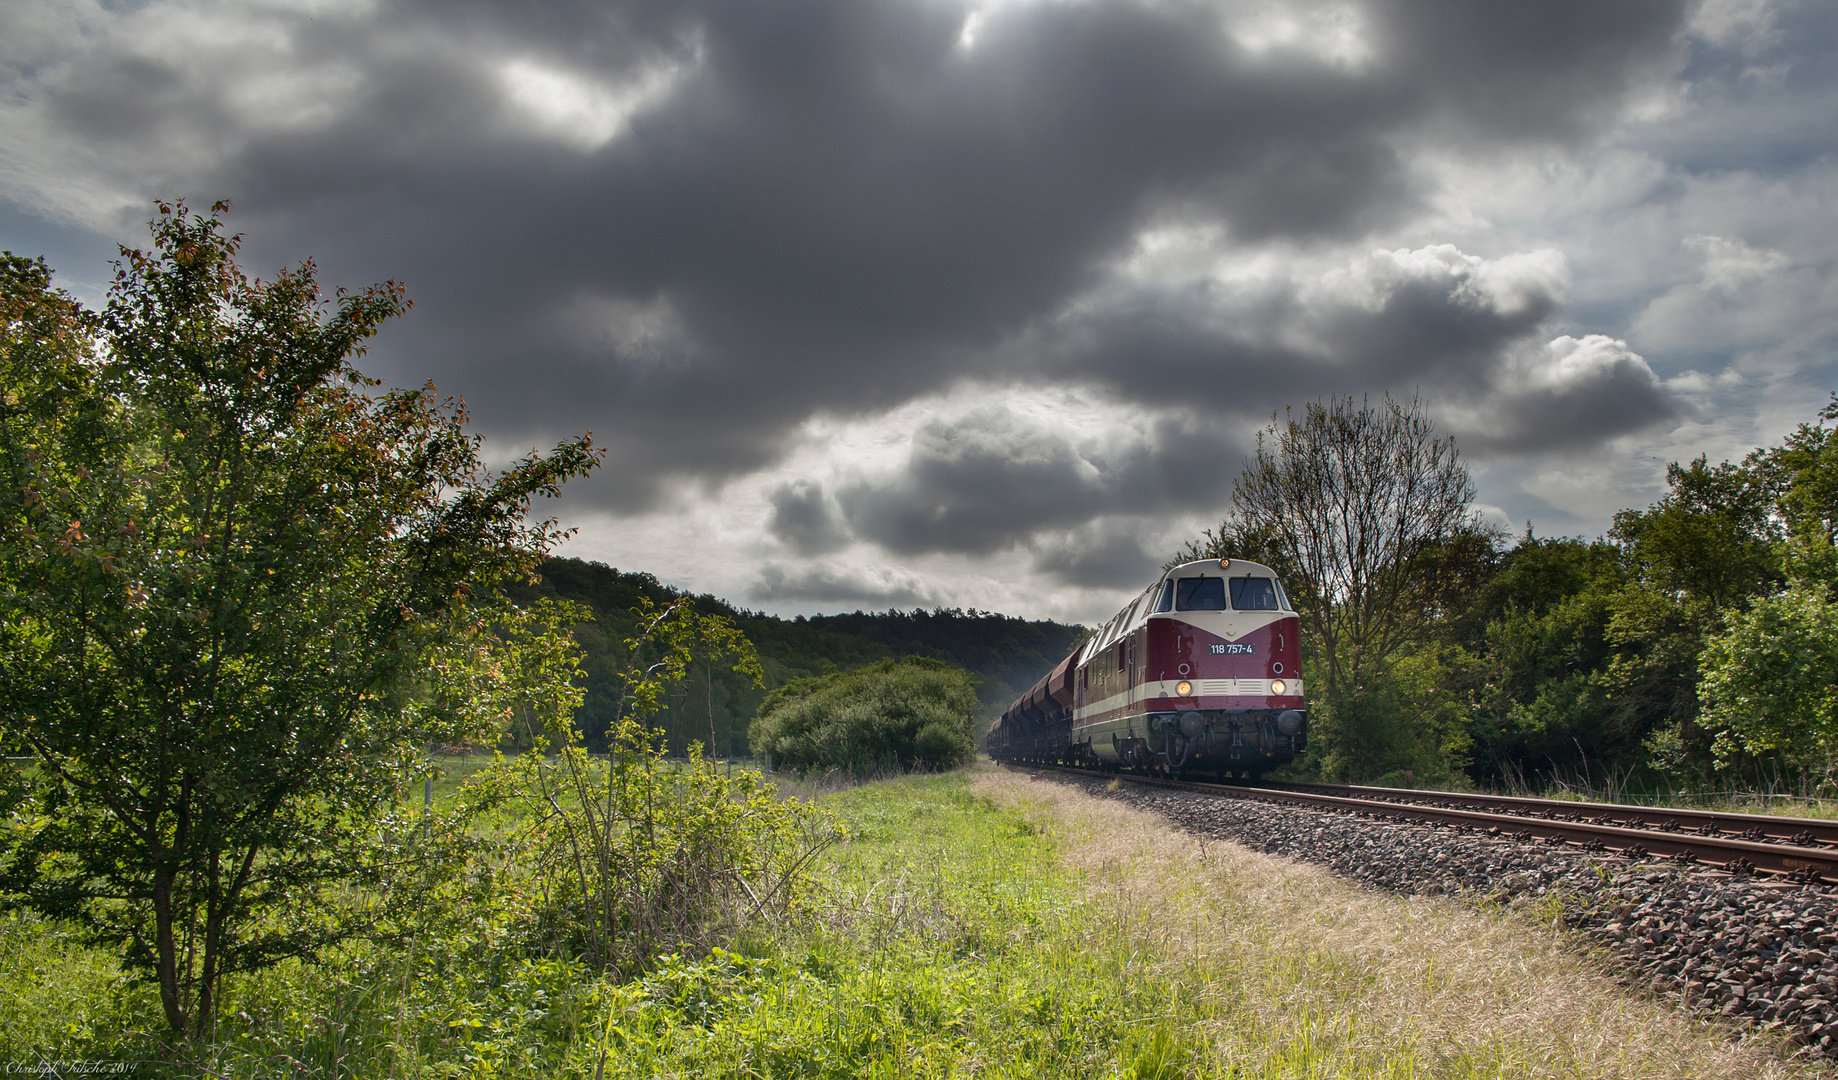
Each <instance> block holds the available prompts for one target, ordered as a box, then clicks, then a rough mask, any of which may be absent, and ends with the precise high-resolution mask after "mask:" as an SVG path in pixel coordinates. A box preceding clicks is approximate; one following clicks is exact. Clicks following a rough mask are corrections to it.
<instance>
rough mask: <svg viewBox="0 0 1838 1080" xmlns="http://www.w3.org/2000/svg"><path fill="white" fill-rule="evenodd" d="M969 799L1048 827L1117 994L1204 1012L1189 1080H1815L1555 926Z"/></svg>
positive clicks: (1132, 813) (1087, 809) (1099, 805)
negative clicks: (1227, 1075) (1617, 973)
mask: <svg viewBox="0 0 1838 1080" xmlns="http://www.w3.org/2000/svg"><path fill="white" fill-rule="evenodd" d="M973 790H974V791H976V792H977V793H979V794H981V795H984V796H986V797H988V798H990V799H991V800H993V801H994V802H996V803H997V804H998V805H1005V806H1010V807H1016V808H1021V809H1025V810H1027V811H1029V812H1033V813H1038V814H1040V815H1042V816H1043V817H1044V818H1045V819H1046V820H1048V821H1049V822H1050V823H1051V826H1050V827H1051V828H1052V829H1053V830H1054V831H1055V832H1056V833H1057V834H1058V835H1057V839H1058V840H1059V841H1060V846H1061V849H1062V851H1063V857H1064V858H1065V859H1067V860H1068V861H1069V863H1070V864H1071V866H1072V867H1073V868H1075V869H1076V870H1077V871H1078V872H1079V873H1080V875H1081V876H1082V878H1083V881H1084V886H1085V898H1086V903H1087V904H1088V905H1089V906H1090V909H1091V910H1090V911H1089V912H1088V915H1089V916H1090V917H1092V919H1093V922H1094V923H1095V925H1097V926H1099V927H1100V928H1101V929H1100V934H1101V940H1100V941H1099V942H1098V946H1099V947H1101V948H1104V949H1107V950H1109V951H1110V953H1111V954H1112V962H1113V967H1114V968H1115V969H1116V970H1117V971H1118V972H1119V973H1120V974H1119V977H1127V975H1128V973H1130V972H1136V971H1141V970H1143V969H1144V968H1145V967H1152V968H1155V969H1156V973H1157V974H1159V975H1160V976H1161V977H1162V978H1164V979H1167V980H1170V981H1171V982H1173V983H1174V984H1176V985H1180V986H1182V987H1183V988H1184V989H1183V992H1184V993H1187V994H1193V995H1197V996H1198V997H1200V998H1201V999H1202V1000H1203V1001H1204V1004H1203V1006H1202V1007H1201V1008H1200V1010H1199V1014H1200V1015H1202V1016H1205V1017H1207V1019H1206V1020H1205V1021H1204V1022H1203V1023H1201V1024H1200V1025H1198V1027H1194V1026H1191V1025H1190V1026H1187V1027H1185V1028H1183V1030H1182V1031H1181V1033H1180V1037H1181V1040H1182V1042H1183V1044H1184V1045H1185V1046H1186V1048H1187V1052H1188V1053H1189V1054H1190V1055H1192V1056H1193V1057H1194V1058H1195V1059H1196V1061H1197V1062H1198V1061H1204V1062H1206V1063H1207V1067H1206V1068H1203V1069H1201V1070H1199V1071H1194V1070H1191V1069H1189V1070H1184V1071H1185V1072H1187V1074H1188V1075H1201V1074H1205V1073H1210V1072H1211V1071H1212V1070H1214V1069H1218V1070H1221V1073H1222V1074H1223V1072H1224V1071H1225V1070H1233V1069H1235V1070H1236V1072H1235V1073H1234V1075H1237V1076H1244V1077H1254V1076H1270V1077H1277V1076H1282V1077H1292V1076H1302V1077H1339V1076H1424V1075H1431V1076H1435V1075H1458V1076H1476V1075H1479V1076H1500V1077H1616V1078H1621V1077H1627V1078H1636V1077H1638V1078H1645V1077H1654V1078H1658V1077H1731V1078H1738V1077H1741V1078H1752V1077H1786V1076H1795V1075H1826V1074H1825V1073H1824V1072H1823V1071H1821V1070H1817V1069H1814V1068H1813V1067H1811V1066H1801V1065H1797V1064H1790V1063H1788V1062H1786V1061H1784V1060H1783V1059H1782V1057H1781V1056H1780V1055H1779V1053H1778V1050H1779V1048H1778V1047H1776V1046H1774V1045H1772V1044H1770V1043H1768V1042H1767V1041H1766V1040H1765V1039H1763V1038H1756V1037H1750V1038H1743V1039H1738V1038H1737V1037H1736V1036H1735V1035H1734V1033H1732V1032H1730V1031H1728V1030H1724V1029H1720V1028H1717V1027H1714V1026H1711V1025H1707V1024H1704V1023H1702V1022H1699V1021H1694V1020H1692V1019H1690V1018H1689V1017H1686V1016H1684V1015H1682V1014H1680V1013H1679V1012H1678V1011H1677V1010H1675V1009H1672V1008H1669V1007H1667V1006H1666V1005H1665V1004H1663V1003H1661V1002H1659V1001H1656V1000H1654V999H1652V998H1650V997H1648V996H1646V995H1645V994H1643V993H1641V992H1638V991H1634V990H1630V989H1627V988H1625V987H1623V986H1621V985H1620V984H1618V983H1617V981H1616V980H1615V978H1614V976H1613V974H1612V973H1611V972H1610V970H1609V969H1608V967H1607V965H1606V961H1605V960H1601V959H1595V958H1591V957H1589V956H1587V955H1585V954H1584V953H1583V952H1582V950H1581V947H1580V946H1579V945H1578V943H1577V942H1576V941H1575V940H1574V939H1573V938H1571V937H1569V936H1568V935H1567V934H1566V933H1565V932H1564V931H1562V930H1560V929H1557V928H1556V927H1555V926H1554V925H1545V924H1541V923H1539V922H1537V921H1535V920H1533V919H1530V918H1527V917H1524V916H1520V915H1511V916H1509V915H1504V914H1500V913H1495V912H1483V911H1476V910H1474V909H1472V908H1470V907H1468V906H1466V905H1464V904H1462V903H1460V902H1458V901H1454V900H1449V899H1444V898H1431V897H1399V896H1395V895H1391V894H1387V893H1380V892H1376V891H1372V890H1367V889H1362V888H1359V887H1357V886H1354V885H1351V884H1349V883H1346V882H1344V881H1341V880H1339V879H1337V878H1335V877H1333V876H1332V875H1331V874H1329V873H1327V872H1326V871H1324V870H1321V869H1318V868H1316V867H1313V866H1308V865H1305V864H1298V863H1295V862H1291V861H1288V860H1285V859H1280V858H1276V857H1273V856H1269V855H1265V854H1262V853H1260V852H1254V851H1251V850H1249V849H1247V848H1244V847H1241V846H1239V845H1237V844H1233V843H1229V842H1223V841H1217V840H1212V841H1207V840H1202V839H1200V838H1197V837H1195V836H1193V835H1191V834H1188V833H1185V832H1182V831H1181V830H1180V829H1178V828H1177V827H1175V826H1173V825H1171V824H1170V823H1168V822H1167V821H1166V820H1164V819H1162V818H1159V817H1156V816H1154V815H1152V814H1150V813H1147V812H1145V811H1142V810H1138V809H1136V808H1134V807H1131V806H1128V805H1125V804H1121V803H1117V802H1110V801H1106V800H1101V799H1094V798H1092V797H1090V796H1088V795H1086V794H1084V793H1083V792H1081V791H1079V790H1077V789H1074V788H1071V787H1067V786H1064V785H1061V784H1055V783H1051V782H1047V781H1041V780H1029V779H1028V778H1027V777H1026V776H1025V775H1022V774H1018V773H1013V772H1003V771H993V770H991V771H986V772H985V773H984V774H983V775H980V776H979V777H977V779H976V780H975V781H974V785H973ZM1188 1015H1192V1013H1191V1012H1189V1013H1188ZM1273 1036H1274V1037H1273Z"/></svg>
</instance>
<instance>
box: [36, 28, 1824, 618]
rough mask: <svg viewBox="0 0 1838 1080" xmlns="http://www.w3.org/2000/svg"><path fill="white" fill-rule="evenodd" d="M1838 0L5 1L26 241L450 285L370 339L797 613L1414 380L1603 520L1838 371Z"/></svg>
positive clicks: (1037, 565) (1062, 584) (1041, 574)
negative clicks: (1306, 405) (565, 451)
mask: <svg viewBox="0 0 1838 1080" xmlns="http://www.w3.org/2000/svg"><path fill="white" fill-rule="evenodd" d="M1835 60H1838V4H1833V3H1830V2H1829V0H1804V2H1790V0H1781V2H1771V0H1709V2H1704V3H1689V2H1674V0H1538V2H1535V3H1532V2H1527V0H1498V2H1483V0H1349V2H1320V3H1316V2H1309V0H1289V2H1259V0H1243V2H1239V0H1217V2H1211V3H1203V2H1182V0H1166V2H1161V0H626V2H622V0H591V2H589V0H561V2H554V3H517V4H512V3H508V2H504V3H490V2H473V3H467V2H465V0H442V2H438V3H436V2H427V3H391V2H387V0H377V2H366V0H298V2H289V0H223V2H210V0H191V2H158V0H152V2H129V0H116V2H106V3H94V2H84V0H46V2H34V0H24V2H19V0H15V2H12V3H8V4H5V5H0V247H6V248H10V249H12V250H14V251H16V252H20V253H27V254H43V255H45V256H47V258H48V259H49V260H50V261H51V263H52V265H53V266H54V267H56V268H57V269H58V270H59V272H60V276H59V281H60V282H61V283H62V284H63V285H64V286H65V287H66V288H69V289H72V290H73V291H75V292H77V293H78V294H79V295H82V296H84V297H85V298H87V299H91V300H95V299H98V298H99V297H100V293H101V289H102V288H103V287H104V284H105V282H106V280H107V276H108V273H109V269H108V266H107V260H108V259H109V258H110V257H112V256H113V255H114V253H115V247H114V245H115V244H116V243H117V242H128V243H136V244H144V243H145V237H146V232H145V225H144V223H145V221H146V219H147V218H148V217H149V216H150V215H151V211H152V200H153V199H155V198H174V197H183V198H186V199H189V200H190V201H191V202H192V203H193V205H194V206H197V207H202V206H205V205H208V204H209V203H210V202H211V201H212V200H214V199H219V198H227V199H230V200H232V201H233V202H234V204H235V209H234V211H233V213H232V216H231V219H230V220H231V224H232V226H233V227H234V228H236V229H237V230H239V231H241V232H243V233H245V234H246V236H247V237H248V240H247V245H246V247H245V248H244V252H245V256H246V258H245V262H246V263H247V265H248V266H249V267H250V268H251V269H253V270H254V271H256V272H258V273H264V274H270V273H272V272H273V271H274V270H275V269H278V268H279V267H281V266H283V265H287V264H294V263H298V262H299V261H301V260H302V259H304V258H307V257H309V256H310V257H312V258H315V259H316V260H317V261H318V263H319V265H320V267H321V269H322V278H323V280H324V281H326V282H327V283H328V284H331V285H339V284H343V285H350V286H361V285H364V284H367V283H369V282H372V281H378V280H382V279H385V278H390V277H394V278H397V279H400V280H402V281H404V282H405V283H406V284H407V285H408V287H409V290H410V292H411V295H413V297H414V298H415V300H416V307H415V310H414V311H413V313H412V314H410V315H409V316H408V317H407V318H406V319H405V320H403V321H401V322H400V323H398V324H396V325H394V326H393V327H391V328H390V329H389V330H388V331H387V332H386V333H385V334H384V335H383V336H382V337H381V338H380V339H378V342H377V344H376V347H375V349H374V351H373V353H372V355H371V356H369V357H367V358H366V359H365V361H364V366H365V367H366V369H367V370H369V371H371V372H372V373H374V374H378V375H381V376H383V377H385V378H387V379H389V380H390V381H392V382H394V383H398V384H404V383H407V384H414V383H420V382H422V381H423V380H427V379H432V380H433V381H434V382H435V383H437V384H438V385H439V386H440V388H441V389H442V390H443V391H448V392H452V393H457V394H462V395H464V397H465V398H466V400H467V402H468V404H469V405H470V407H471V409H472V414H473V418H474V422H475V425H476V427H477V428H478V429H479V430H480V431H481V432H483V433H484V434H485V435H486V436H487V437H488V440H489V446H490V447H491V448H492V452H493V453H494V454H495V455H497V456H498V457H499V458H501V459H508V458H509V457H512V456H514V455H516V454H517V453H520V452H522V451H526V450H528V449H529V448H530V447H532V446H544V447H546V446H549V445H553V444H554V443H555V442H556V441H557V440H558V439H560V438H563V437H566V436H568V435H571V434H575V433H578V432H580V431H582V430H586V429H591V430H592V431H593V433H594V436H595V438H596V439H597V440H598V441H599V442H601V443H602V444H604V445H606V446H608V447H609V448H610V450H611V454H610V456H609V458H608V460H607V463H606V465H605V466H604V468H603V469H602V470H601V471H600V472H599V474H597V475H596V476H594V477H592V478H590V479H588V480H585V481H580V482H577V483H576V484H575V485H573V486H571V488H570V489H569V491H568V492H567V494H566V496H565V497H564V498H563V500H562V501H561V502H560V503H559V504H556V505H555V506H554V510H555V512H556V513H557V514H558V515H559V516H560V517H561V518H562V519H563V520H564V521H565V522H567V523H568V524H572V525H575V526H578V527H579V529H580V532H579V534H578V536H577V537H576V539H575V540H574V541H572V543H571V545H570V546H569V547H568V549H567V551H568V552H569V553H572V554H577V555H580V556H583V557H587V558H596V559H600V560H602V561H604V562H607V563H610V564H613V565H615V566H618V567H620V568H622V569H642V570H649V571H652V572H653V573H656V574H657V575H658V576H659V577H661V578H663V579H664V580H666V581H669V582H672V583H676V584H679V585H684V586H687V587H690V588H693V589H696V590H698V591H703V590H706V591H711V592H714V593H717V594H719V595H722V596H725V597H726V598H728V599H729V600H731V601H733V602H735V603H737V604H741V605H745V606H751V607H755V608H762V609H766V610H771V611H776V612H781V613H792V612H815V611H836V610H854V609H856V608H858V607H865V608H869V609H884V608H886V607H889V606H899V607H902V608H907V607H912V606H916V605H922V606H926V607H931V606H935V605H946V606H964V607H977V608H982V609H986V610H997V611H1004V612H1008V613H1011V614H1019V615H1026V616H1030V617H1051V618H1057V619H1062V620H1073V621H1085V622H1088V623H1089V622H1093V621H1096V620H1099V619H1102V618H1105V617H1107V616H1108V615H1109V614H1110V613H1111V612H1112V611H1114V610H1115V608H1116V606H1117V604H1118V602H1119V601H1120V600H1122V599H1123V598H1124V596H1125V595H1126V594H1127V593H1128V592H1131V591H1134V590H1136V589H1139V588H1141V587H1142V586H1143V585H1144V584H1146V583H1147V581H1148V579H1149V578H1150V576H1152V575H1153V574H1154V573H1155V571H1156V569H1157V567H1158V566H1159V565H1160V563H1161V562H1162V561H1163V560H1164V559H1166V558H1167V557H1168V556H1169V555H1170V554H1171V553H1172V552H1173V551H1174V550H1175V549H1177V548H1178V547H1179V546H1180V544H1181V543H1182V542H1183V541H1185V540H1187V539H1189V538H1191V537H1193V536H1195V535H1196V534H1197V533H1198V532H1199V530H1201V529H1202V528H1204V527H1206V526H1208V525H1211V524H1215V523H1216V522H1217V521H1218V519H1219V517H1220V515H1221V514H1222V512H1223V511H1224V509H1225V507H1226V504H1227V501H1228V498H1229V495H1230V490H1231V482H1232V480H1233V478H1234V476H1235V475H1236V474H1237V473H1238V471H1239V469H1240V467H1241V465H1242V463H1243V460H1244V457H1245V454H1246V452H1247V450H1248V449H1249V447H1250V446H1251V440H1252V437H1253V435H1254V433H1255V432H1256V430H1257V429H1258V428H1259V427H1260V426H1262V425H1263V424H1265V423H1267V422H1268V421H1269V418H1270V416H1271V414H1272V412H1273V411H1274V410H1278V409H1281V408H1283V407H1284V406H1286V405H1299V404H1301V403H1302V402H1305V401H1308V400H1311V399H1317V398H1321V397H1323V396H1331V395H1361V394H1379V393H1383V392H1387V391H1389V392H1391V393H1393V394H1402V395H1404V396H1409V395H1411V394H1413V393H1418V394H1421V395H1422V396H1423V397H1424V398H1425V399H1426V400H1427V401H1428V402H1429V403H1430V405H1431V408H1432V411H1433V415H1434V416H1435V418H1436V420H1437V423H1438V426H1439V428H1440V429H1441V430H1443V431H1445V432H1447V433H1450V434H1453V435H1454V436H1455V437H1456V438H1457V440H1458V443H1459V445H1460V447H1461V450H1462V454H1463V457H1464V459H1465V460H1466V461H1467V462H1468V464H1469V467H1470V468H1471V469H1472V470H1473V472H1474V474H1475V477H1476V480H1477V482H1478V484H1479V490H1480V499H1481V502H1482V504H1483V507H1482V509H1483V511H1484V512H1485V513H1486V514H1487V515H1489V516H1490V517H1492V518H1493V519H1495V520H1496V521H1498V522H1499V523H1501V524H1503V525H1510V527H1512V528H1513V529H1514V530H1515V531H1517V530H1520V529H1522V528H1523V527H1524V523H1525V522H1527V521H1528V520H1529V521H1530V522H1532V523H1533V524H1534V525H1535V527H1536V528H1537V530H1538V531H1539V532H1540V533H1543V534H1583V535H1592V536H1593V535H1595V534H1597V533H1599V532H1601V531H1602V530H1603V529H1604V528H1605V527H1606V526H1607V524H1608V521H1609V519H1610V517H1611V516H1612V514H1613V513H1614V511H1615V510H1617V509H1620V508H1622V507H1626V506H1640V505H1645V504H1647V503H1649V502H1650V501H1652V500H1653V499H1654V498H1655V497H1657V496H1658V495H1659V494H1660V493H1661V491H1662V488H1663V472H1664V467H1665V463H1666V462H1668V461H1672V460H1677V459H1687V458H1691V457H1695V456H1696V455H1698V454H1700V453H1702V454H1708V455H1709V456H1710V458H1711V460H1713V461H1716V460H1721V459H1724V458H1728V457H1739V456H1740V455H1741V454H1743V453H1744V452H1746V451H1747V450H1748V449H1749V448H1751V447H1754V446H1756V445H1763V444H1767V443H1771V442H1774V441H1776V440H1778V439H1779V437H1780V436H1781V435H1782V434H1783V433H1784V432H1786V431H1787V430H1789V429H1790V428H1791V427H1792V426H1793V425H1795V424H1797V423H1800V422H1802V421H1806V420H1810V419H1813V418H1814V416H1815V414H1816V413H1817V411H1818V409H1819V408H1820V406H1821V405H1823V404H1824V403H1825V401H1826V400H1827V399H1828V395H1829V393H1830V392H1831V391H1832V390H1833V389H1834V388H1838V357H1835V356H1834V344H1835V343H1838V155H1835V154H1834V142H1835V141H1838V63H1835V62H1834V61H1835Z"/></svg>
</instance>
